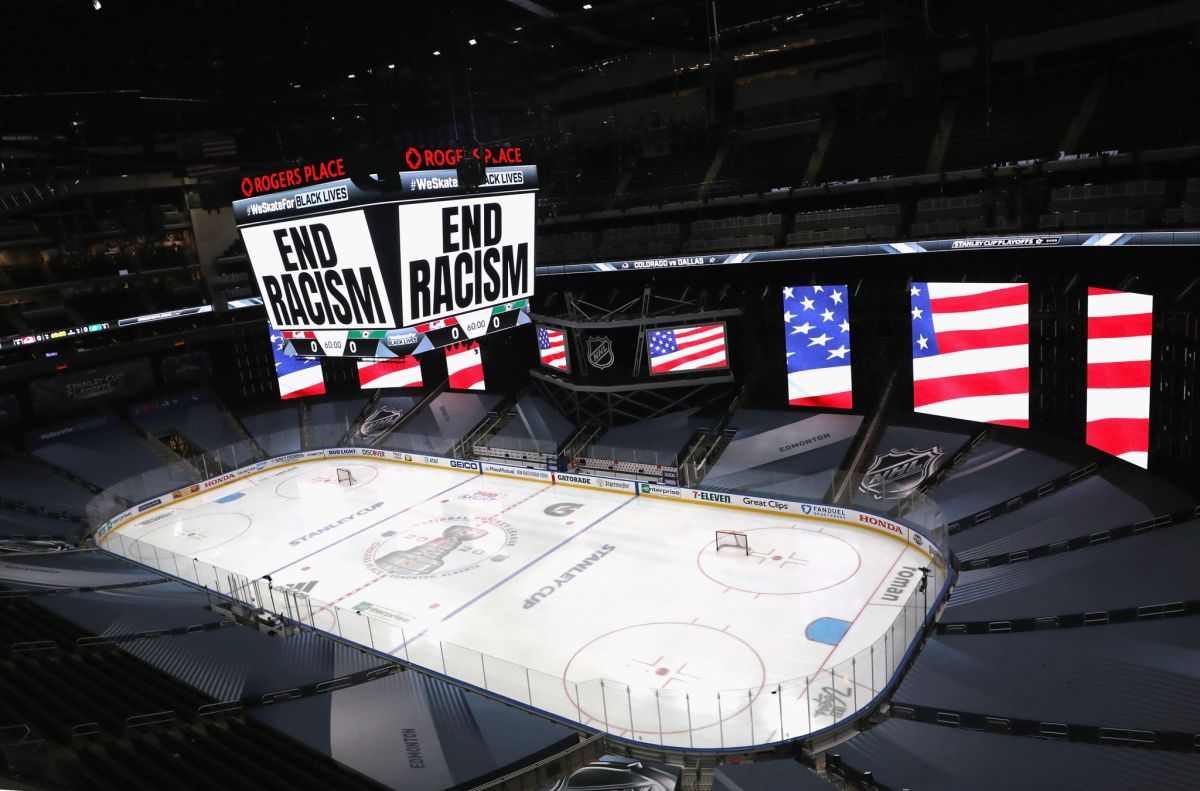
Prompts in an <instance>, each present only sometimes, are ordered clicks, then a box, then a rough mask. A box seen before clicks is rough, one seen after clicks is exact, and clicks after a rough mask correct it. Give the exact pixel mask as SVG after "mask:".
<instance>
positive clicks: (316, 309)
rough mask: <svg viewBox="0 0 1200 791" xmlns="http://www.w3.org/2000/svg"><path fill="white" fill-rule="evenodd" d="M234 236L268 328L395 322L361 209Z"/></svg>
mask: <svg viewBox="0 0 1200 791" xmlns="http://www.w3.org/2000/svg"><path fill="white" fill-rule="evenodd" d="M242 237H243V238H244V239H245V241H246V251H247V252H248V253H249V255H250V262H251V264H252V265H253V267H254V275H255V277H257V278H258V285H259V288H260V290H261V291H262V295H263V300H264V303H265V304H266V306H267V315H268V317H269V318H270V320H271V324H272V326H274V327H275V328H276V329H286V330H322V329H325V330H328V329H346V328H356V329H389V328H391V327H395V326H396V324H395V323H394V322H393V319H392V309H391V304H390V302H389V301H388V297H387V291H386V290H385V288H384V284H383V277H382V275H381V274H380V271H379V261H378V259H377V258H376V256H375V245H374V243H373V242H372V240H371V231H370V229H368V228H367V220H366V215H365V213H364V212H363V211H361V210H360V211H348V212H342V213H338V214H326V215H322V216H319V217H311V218H304V219H296V220H288V221H285V222H278V223H271V224H267V225H256V226H252V227H246V228H242ZM531 246H532V245H531ZM529 278H530V281H531V282H532V280H533V273H532V271H531V272H530V275H529Z"/></svg>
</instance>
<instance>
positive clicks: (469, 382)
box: [446, 342, 484, 390]
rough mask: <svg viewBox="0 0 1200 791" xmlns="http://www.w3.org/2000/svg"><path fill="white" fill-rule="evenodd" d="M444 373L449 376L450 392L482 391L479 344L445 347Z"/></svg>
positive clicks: (481, 361)
mask: <svg viewBox="0 0 1200 791" xmlns="http://www.w3.org/2000/svg"><path fill="white" fill-rule="evenodd" d="M446 371H447V373H449V374H450V389H451V390H483V389H484V382H483V358H482V356H481V355H480V354H479V344H478V343H475V342H472V343H470V344H465V343H463V344H459V345H458V346H448V347H446Z"/></svg>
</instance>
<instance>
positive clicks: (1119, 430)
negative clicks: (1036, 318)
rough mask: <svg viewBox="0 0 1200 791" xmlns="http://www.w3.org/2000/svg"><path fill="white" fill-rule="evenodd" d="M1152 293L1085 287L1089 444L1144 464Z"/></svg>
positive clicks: (1147, 439) (1147, 447) (1147, 440)
mask: <svg viewBox="0 0 1200 791" xmlns="http://www.w3.org/2000/svg"><path fill="white" fill-rule="evenodd" d="M1153 334H1154V297H1152V296H1150V295H1149V294H1131V293H1129V292H1127V291H1109V290H1108V289H1103V288H1089V289H1088V339H1087V444H1089V445H1091V446H1093V447H1096V448H1099V449H1100V450H1102V451H1105V452H1106V453H1111V454H1112V455H1114V456H1116V457H1117V458H1120V459H1124V460H1125V461H1127V462H1129V463H1131V464H1136V465H1138V466H1139V467H1143V468H1144V467H1146V466H1147V464H1148V461H1149V455H1150V453H1149V451H1150V352H1151V340H1152V338H1153Z"/></svg>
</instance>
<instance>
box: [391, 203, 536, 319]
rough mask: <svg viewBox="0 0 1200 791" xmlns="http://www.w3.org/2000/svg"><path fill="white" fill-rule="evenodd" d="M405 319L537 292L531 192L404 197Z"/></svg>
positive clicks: (402, 265)
mask: <svg viewBox="0 0 1200 791" xmlns="http://www.w3.org/2000/svg"><path fill="white" fill-rule="evenodd" d="M399 211H400V283H401V287H402V289H403V290H404V307H403V319H404V320H403V324H404V325H405V326H409V325H413V324H422V323H425V322H429V321H435V320H437V319H443V318H446V317H448V316H453V315H456V314H459V313H464V312H467V311H471V310H477V309H479V308H486V307H490V306H493V305H500V304H503V303H505V302H512V301H513V300H517V299H522V298H524V297H530V296H533V263H534V261H533V234H534V224H535V223H534V220H535V198H534V195H533V193H521V194H514V195H486V194H481V195H478V196H472V197H467V198H456V199H451V200H442V201H436V202H428V203H413V204H401V205H400V207H399Z"/></svg>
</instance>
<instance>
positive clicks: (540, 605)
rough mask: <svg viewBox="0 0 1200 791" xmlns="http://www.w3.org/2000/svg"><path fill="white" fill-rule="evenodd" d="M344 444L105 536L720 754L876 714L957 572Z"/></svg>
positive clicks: (842, 538) (883, 545)
mask: <svg viewBox="0 0 1200 791" xmlns="http://www.w3.org/2000/svg"><path fill="white" fill-rule="evenodd" d="M347 452H348V453H352V454H354V455H353V456H348V457H337V456H333V457H332V458H327V459H321V460H315V461H301V462H298V463H293V464H284V465H283V466H282V467H279V468H276V469H270V470H264V471H262V472H255V470H254V469H249V470H245V471H243V472H246V473H249V474H246V475H242V476H239V477H236V478H234V479H233V480H222V478H221V477H218V478H216V479H213V480H212V481H209V482H207V483H206V484H205V487H209V488H206V489H205V491H204V492H203V493H200V494H195V495H188V494H187V493H186V492H183V493H182V494H184V495H185V496H184V497H182V498H179V499H172V500H166V498H163V500H164V502H163V503H162V504H161V505H154V504H153V503H150V504H148V505H149V506H150V507H149V508H148V509H146V506H142V507H141V508H139V509H138V510H139V511H140V512H138V513H136V515H134V516H133V517H132V518H128V519H127V521H122V518H121V517H117V518H116V519H114V520H113V526H112V528H111V529H108V530H107V531H106V532H105V533H104V535H103V538H102V544H101V545H102V546H103V547H105V548H108V549H110V550H111V551H115V552H118V553H121V554H124V555H125V556H126V557H128V558H130V559H131V560H134V561H136V562H139V563H143V564H147V565H150V566H152V567H154V568H156V569H159V570H161V571H164V572H168V573H170V572H174V575H175V576H179V577H180V578H182V579H185V580H189V581H193V582H194V581H198V580H199V581H205V580H204V577H205V576H207V575H210V574H211V575H212V576H211V579H212V580H213V583H212V586H213V587H214V589H216V590H218V591H221V590H225V591H228V592H230V593H233V594H234V595H235V596H237V597H239V598H242V597H248V598H249V599H250V600H252V601H253V600H256V599H257V601H258V603H260V604H263V605H267V606H271V607H273V608H275V609H276V610H278V609H279V608H280V606H281V605H282V606H286V607H287V608H288V610H287V611H288V613H289V614H293V615H294V616H295V618H296V620H297V621H298V622H300V623H303V624H308V625H311V626H313V627H316V628H317V629H320V630H322V631H324V632H327V633H331V634H335V635H337V636H339V637H350V638H351V639H354V640H361V641H362V642H364V643H366V644H368V645H370V646H371V647H373V648H376V649H379V648H383V649H384V650H385V652H386V653H389V654H391V655H393V656H396V657H398V658H402V659H404V660H405V661H408V662H413V663H415V664H417V665H420V666H422V667H425V668H428V669H430V670H434V671H440V672H442V673H443V674H445V675H448V676H451V677H453V678H456V679H457V680H460V681H464V682H467V683H471V684H474V685H477V686H480V687H483V688H484V689H486V690H489V691H493V692H499V693H501V694H505V693H506V694H507V696H508V697H511V698H513V699H515V700H518V701H520V702H526V703H529V704H530V705H533V706H535V707H538V708H542V709H544V710H548V711H550V712H552V713H555V714H558V715H560V716H567V717H571V718H574V719H577V720H578V721H579V722H581V724H585V725H591V726H595V727H603V728H605V729H606V730H607V731H609V732H611V733H614V734H617V735H620V736H624V737H627V738H630V739H634V740H638V741H653V742H657V743H659V744H674V745H679V746H685V745H686V746H688V747H700V748H710V749H711V748H723V747H736V746H740V747H753V746H754V745H755V744H758V743H764V744H765V743H770V742H773V741H777V740H780V739H787V738H792V737H794V736H796V735H799V734H800V733H802V732H814V731H816V730H820V729H822V728H824V727H828V726H830V725H833V724H836V722H837V721H838V720H839V719H844V718H845V717H846V716H848V715H849V714H852V713H853V711H854V710H856V709H857V708H858V707H859V706H861V705H865V704H867V703H868V702H870V701H872V700H873V699H874V698H875V696H876V693H877V692H878V690H879V688H880V687H881V686H882V685H883V683H884V682H885V680H886V679H887V678H888V677H889V675H890V673H889V670H890V668H891V667H893V666H894V664H895V662H896V661H897V660H898V658H899V657H902V656H903V655H904V654H906V653H907V651H908V647H909V646H908V644H909V642H910V641H911V640H912V638H913V637H914V635H915V634H917V633H919V631H920V624H919V621H918V623H916V624H914V623H913V621H912V620H911V619H907V620H906V619H901V620H900V621H899V622H900V625H901V629H900V631H899V632H896V630H895V629H894V625H895V624H896V623H897V614H898V613H901V612H904V613H907V612H909V610H912V609H915V608H917V607H921V608H922V609H923V608H924V607H927V606H928V604H929V602H930V598H929V596H928V595H922V596H918V597H917V598H916V599H915V600H913V601H911V602H910V597H913V596H914V594H916V591H917V584H916V583H917V582H918V581H919V580H921V578H922V570H924V572H925V573H929V572H930V569H929V566H935V567H937V568H938V572H939V573H938V574H937V575H936V576H935V578H934V579H935V580H936V579H945V568H944V565H942V563H943V561H942V560H941V558H940V556H939V558H938V560H937V561H936V562H935V561H934V560H933V558H932V557H931V555H930V553H929V544H928V542H926V541H922V540H921V539H920V538H917V539H916V541H915V542H914V541H913V540H912V537H913V536H916V535H919V534H916V533H914V532H912V531H908V530H907V529H905V528H902V527H901V526H899V525H896V524H894V523H891V522H889V521H888V520H886V519H880V518H876V517H870V516H868V515H864V514H858V513H856V512H848V511H847V510H846V509H837V508H831V507H828V506H816V507H815V508H814V507H813V506H805V508H806V511H807V512H808V513H809V514H811V515H804V514H802V513H801V512H800V510H799V508H798V507H796V508H794V509H793V510H795V512H796V513H795V515H783V514H779V515H776V514H771V513H762V512H755V511H752V510H749V509H742V508H736V507H734V506H733V504H732V498H731V497H729V496H725V495H713V494H707V493H705V494H706V496H707V498H708V499H707V500H699V499H697V500H695V501H693V502H686V501H681V500H679V499H678V498H679V496H680V494H681V491H680V490H678V489H675V488H674V487H664V486H651V485H649V484H643V485H642V487H641V490H644V492H645V493H644V494H639V487H637V486H636V485H633V484H632V483H631V482H628V481H621V480H617V479H604V478H593V477H586V476H578V475H570V474H559V475H558V476H551V475H550V474H546V473H541V474H537V473H532V471H528V470H523V469H518V468H504V467H500V466H499V465H485V470H487V471H489V473H490V474H486V475H480V474H479V473H478V471H477V470H476V471H463V470H461V469H448V468H438V467H434V466H425V465H423V464H420V463H419V462H418V463H402V462H401V463H397V462H391V461H385V460H380V459H372V458H365V459H364V458H361V457H359V456H358V452H357V451H347ZM331 453H332V452H331ZM409 458H411V456H410V457H409ZM426 460H427V461H429V462H435V463H436V462H438V461H440V462H441V463H442V464H443V465H445V466H446V467H449V460H436V459H426ZM458 466H460V467H461V466H464V465H462V464H459V465H458ZM466 466H475V465H466ZM505 473H510V474H505ZM531 473H532V474H531ZM529 477H541V478H543V479H544V480H523V479H522V478H529ZM556 477H557V478H558V480H556ZM580 484H586V485H580ZM622 489H624V490H625V491H621V490H622ZM672 494H673V495H674V496H675V497H674V499H672V498H671V495H672ZM699 494H701V493H696V495H699ZM738 499H739V501H740V500H741V499H742V498H738ZM712 501H715V506H716V507H714V504H710V503H711V502H712ZM721 501H724V502H721ZM757 502H759V503H760V504H761V506H765V507H767V508H772V509H782V508H787V506H788V504H787V503H784V502H782V501H774V500H770V501H763V500H758V501H757ZM720 506H726V507H720ZM761 506H760V507H761ZM141 509H146V510H141ZM821 514H824V515H825V516H821ZM852 519H859V523H858V524H855V522H853V521H850V520H852ZM719 533H724V534H727V535H728V534H730V533H732V535H733V536H734V538H733V540H731V541H728V542H724V541H722V540H720V536H719V535H718V534H719ZM719 545H720V546H719ZM934 551H936V550H934ZM684 558H686V559H687V562H681V561H682V559H684ZM200 564H203V567H204V568H205V569H206V572H205V574H203V575H202V574H201V572H200V571H199V569H200V567H201V566H200ZM209 567H211V568H212V569H214V570H213V571H207V569H208V568H209ZM222 577H227V580H226V582H225V587H224V588H222V585H221V581H220V580H221V578H222ZM245 580H249V581H251V582H250V583H247V582H245ZM260 580H269V581H270V585H269V586H267V587H264V586H263V585H262V584H261V583H260V584H255V583H256V582H257V581H260ZM241 588H245V590H241ZM275 589H279V591H280V593H279V599H278V601H276V600H275V598H274V596H275V593H274V590H275ZM251 591H253V592H251ZM264 591H265V595H264ZM289 593H291V594H293V596H294V597H295V598H292V599H290V600H288V594H289ZM933 593H934V597H933V600H934V601H935V602H936V600H937V594H938V591H936V590H935V591H934V592H933ZM296 594H301V595H300V596H296ZM906 604H911V605H912V607H910V608H907V609H906V608H905V605H906ZM293 608H294V609H293ZM581 612H586V613H588V617H587V618H586V619H582V618H580V617H579V613H581ZM348 613H354V614H357V616H358V617H353V616H350V617H348ZM364 615H365V616H366V617H365V618H363V616H364ZM916 617H917V618H918V619H919V618H920V615H918V616H916ZM364 622H366V625H364ZM885 634H886V635H887V639H884V635H885ZM364 635H365V636H366V640H363V639H362V638H363V637H364ZM877 642H878V643H879V647H880V651H879V656H878V659H877V661H876V660H875V657H874V644H875V643H877ZM392 643H394V645H391V644H392ZM864 650H866V651H869V653H867V654H866V655H865V657H866V661H861V660H863V659H864V654H863V652H864ZM856 656H857V657H858V660H860V661H861V673H862V675H861V677H859V675H858V673H859V672H860V671H859V661H856V662H855V663H854V665H853V667H852V674H853V675H852V676H847V675H846V674H845V672H844V671H845V665H846V660H849V659H851V658H853V657H856ZM526 671H528V672H526ZM873 674H875V675H873ZM601 680H603V682H604V684H603V685H601V684H599V683H598V682H599V681H601ZM610 690H611V691H610ZM718 693H719V694H720V699H721V700H722V701H724V703H723V704H720V703H718ZM775 695H778V696H779V697H778V698H775V697H774V696H775ZM681 704H682V705H681ZM610 706H611V707H613V710H612V711H609V710H608V709H609V707H610ZM756 706H757V711H756V710H755V707H756ZM755 740H757V741H755Z"/></svg>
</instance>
